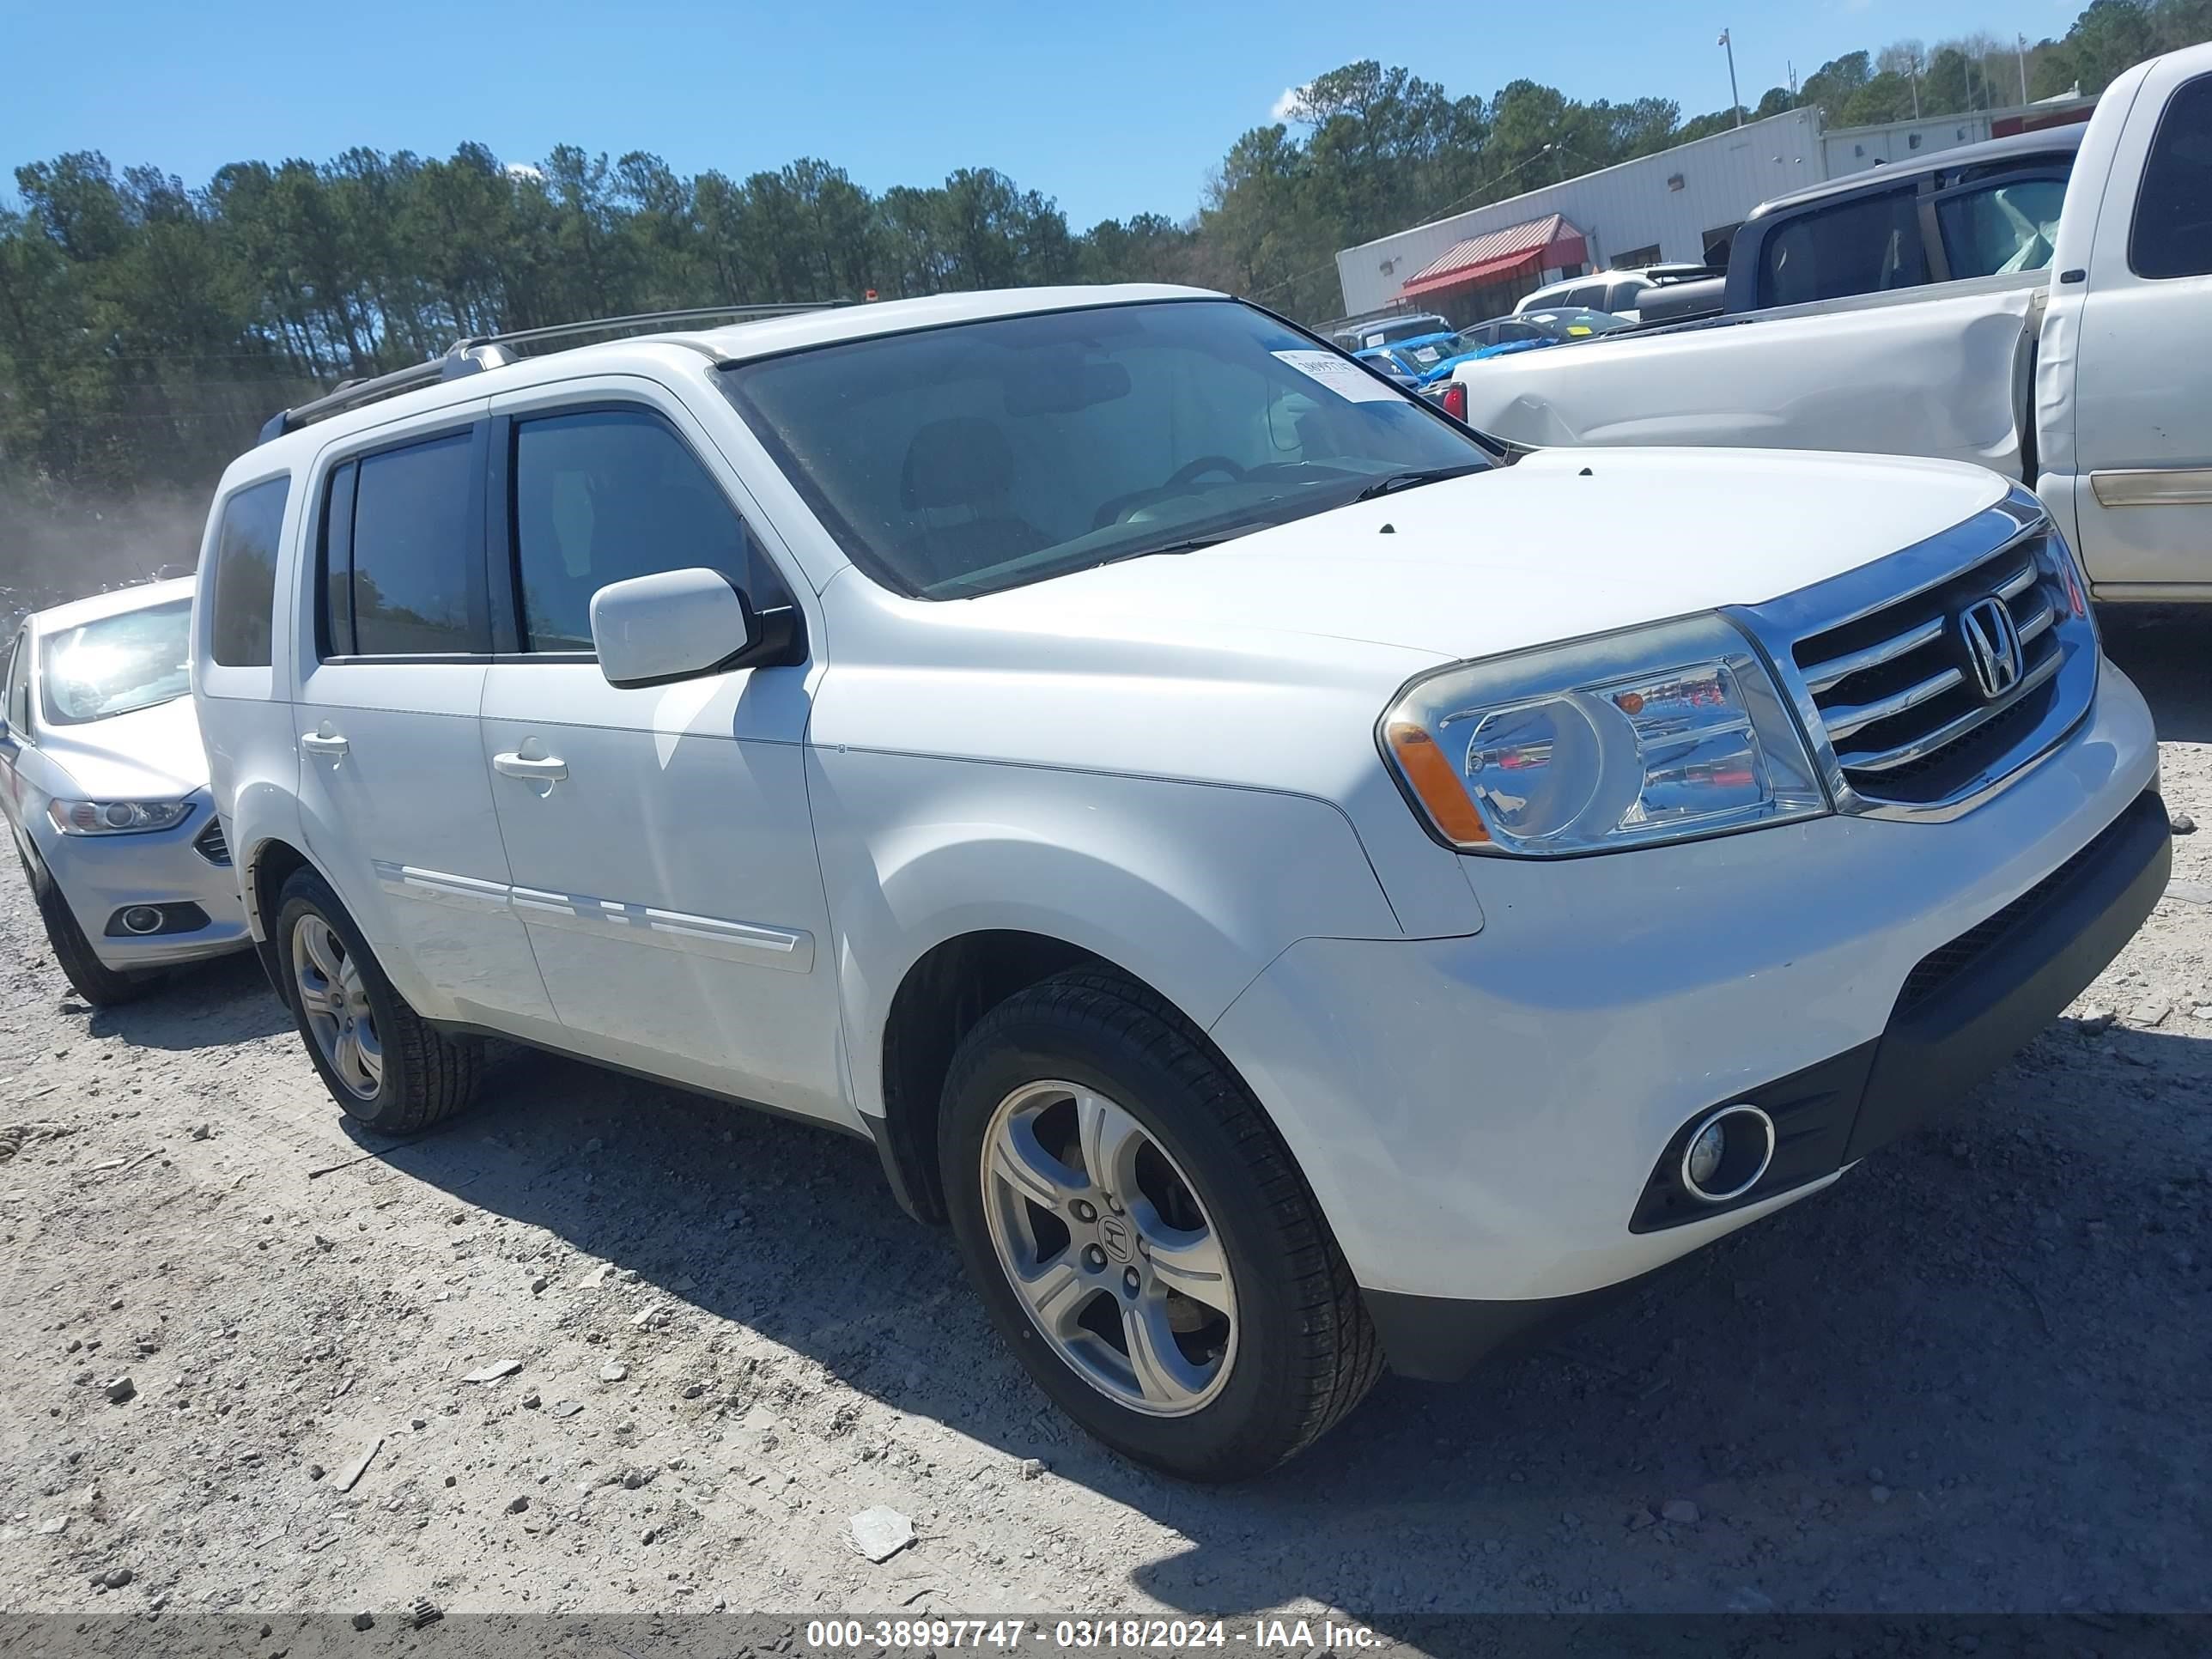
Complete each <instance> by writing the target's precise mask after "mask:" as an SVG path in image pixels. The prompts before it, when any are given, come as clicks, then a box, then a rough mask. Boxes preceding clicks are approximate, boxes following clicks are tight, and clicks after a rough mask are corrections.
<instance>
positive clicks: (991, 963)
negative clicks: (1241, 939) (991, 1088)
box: [870, 927, 1233, 1223]
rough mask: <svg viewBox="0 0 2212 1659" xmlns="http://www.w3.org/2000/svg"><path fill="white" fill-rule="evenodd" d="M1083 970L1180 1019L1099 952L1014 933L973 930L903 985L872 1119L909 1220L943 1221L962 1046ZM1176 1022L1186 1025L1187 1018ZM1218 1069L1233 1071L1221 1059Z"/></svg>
mask: <svg viewBox="0 0 2212 1659" xmlns="http://www.w3.org/2000/svg"><path fill="white" fill-rule="evenodd" d="M1083 968H1087V969H1095V970H1097V971H1098V972H1101V973H1107V974H1111V975H1114V976H1115V978H1117V979H1120V980H1124V981H1127V983H1128V984H1130V985H1131V986H1132V987H1135V988H1137V989H1139V990H1141V991H1144V992H1146V993H1148V994H1150V995H1152V996H1153V997H1156V998H1158V1000H1160V1002H1161V1003H1163V1004H1164V1005H1165V1006H1167V1007H1169V1008H1171V1009H1175V1010H1176V1012H1178V1013H1182V1010H1181V1009H1180V1008H1177V1007H1176V1002H1175V1000H1174V999H1173V998H1171V997H1170V996H1168V995H1167V994H1166V993H1164V991H1162V990H1161V989H1160V988H1159V987H1158V986H1156V985H1153V984H1152V983H1151V982H1149V981H1147V980H1146V979H1145V978H1144V977H1143V976H1142V975H1139V974H1135V973H1133V972H1131V971H1130V970H1129V969H1127V968H1125V967H1123V966H1121V964H1120V963H1117V962H1115V961H1113V960H1112V959H1111V958H1109V957H1105V956H1103V955H1101V954H1100V953H1099V952H1098V951H1095V950H1091V949H1088V948H1086V947H1085V946H1083V945H1077V944H1074V943H1073V942H1072V941H1070V940H1068V939H1065V938H1061V937H1059V936H1057V935H1055V934H1053V933H1036V932H1032V931H1030V930H1027V929H1024V928H1018V927H990V928H978V929H975V930H973V931H971V932H968V933H958V934H956V935H954V936H952V937H951V938H949V939H941V940H939V942H938V943H937V944H935V945H932V946H931V947H930V948H929V949H928V950H927V951H923V952H922V954H921V956H920V957H917V958H916V959H915V962H914V963H912V965H910V966H909V967H908V969H907V971H906V972H905V974H904V975H902V977H901V978H900V981H899V984H898V988H897V989H896V991H894V992H893V993H892V994H891V997H890V1002H889V1004H888V1013H887V1016H886V1018H885V1019H884V1029H883V1032H882V1037H881V1050H880V1052H881V1063H882V1088H883V1097H882V1111H881V1114H880V1115H876V1114H873V1113H872V1114H870V1115H871V1116H872V1118H873V1120H874V1127H875V1130H876V1146H877V1151H878V1154H879V1155H880V1156H881V1158H882V1159H883V1163H884V1174H885V1176H887V1177H888V1178H889V1180H890V1185H891V1190H892V1193H893V1194H894V1196H896V1199H897V1200H898V1202H899V1205H900V1206H901V1207H902V1209H904V1210H906V1211H907V1212H908V1214H910V1215H913V1216H914V1217H915V1218H917V1219H918V1220H922V1221H927V1222H933V1223H941V1222H943V1221H944V1220H945V1217H946V1212H945V1188H944V1182H943V1180H942V1178H941V1176H940V1173H939V1169H938V1162H937V1126H938V1119H939V1114H940V1111H941V1109H942V1106H943V1100H944V1091H945V1077H946V1074H947V1073H949V1072H950V1071H951V1066H952V1056H953V1054H954V1051H955V1050H957V1048H959V1046H960V1043H961V1040H962V1039H963V1038H964V1037H965V1036H967V1035H968V1033H969V1031H971V1030H974V1029H975V1026H976V1024H978V1023H979V1022H980V1021H981V1019H982V1018H983V1017H984V1016H985V1015H986V1014H987V1013H989V1012H991V1010H992V1009H994V1008H995V1007H997V1006H999V1005H1000V1004H1001V1003H1003V1002H1004V1001H1006V999H1007V998H1009V997H1011V996H1013V995H1015V994H1018V993H1019V992H1021V991H1024V990H1026V989H1028V988H1029V987H1030V986H1032V985H1036V984H1038V983H1041V982H1042V981H1045V980H1048V979H1050V978H1052V977H1054V975H1059V974H1063V973H1066V972H1068V971H1069V970H1071V969H1083ZM1182 1017H1183V1018H1184V1019H1185V1020H1187V1021H1188V1020H1189V1016H1188V1014H1187V1013H1183V1014H1182ZM1189 1023H1190V1027H1191V1030H1192V1033H1193V1035H1194V1036H1195V1037H1197V1038H1198V1039H1199V1040H1200V1041H1201V1042H1204V1041H1206V1039H1205V1037H1204V1033H1203V1030H1201V1028H1200V1026H1199V1025H1198V1024H1197V1023H1196V1022H1195V1021H1190V1022H1189ZM1206 1046H1207V1047H1209V1048H1212V1043H1211V1042H1207V1044H1206ZM1216 1052H1217V1055H1218V1050H1217V1051H1216ZM1222 1063H1223V1064H1224V1065H1227V1064H1228V1063H1229V1062H1228V1061H1227V1060H1226V1059H1225V1058H1224V1059H1223V1060H1222ZM1232 1069H1233V1068H1232Z"/></svg>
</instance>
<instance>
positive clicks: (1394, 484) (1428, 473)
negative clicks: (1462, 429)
mask: <svg viewBox="0 0 2212 1659" xmlns="http://www.w3.org/2000/svg"><path fill="white" fill-rule="evenodd" d="M1488 470H1489V469H1488V468H1487V467H1486V466H1485V465H1483V464H1482V463H1481V462H1480V461H1474V462H1469V463H1468V464H1466V465H1460V466H1431V467H1424V468H1422V469H1421V470H1420V471H1418V472H1393V473H1392V474H1391V475H1390V476H1389V477H1387V478H1377V479H1376V481H1375V482H1374V483H1371V484H1370V485H1368V486H1367V488H1366V489H1363V490H1361V491H1360V492H1359V493H1358V495H1354V496H1353V497H1352V500H1353V501H1373V500H1375V499H1376V497H1377V496H1380V495H1392V494H1395V492H1397V491H1398V490H1401V489H1417V488H1419V486H1420V485H1422V484H1428V483H1442V482H1443V480H1444V479H1446V478H1463V477H1466V476H1467V475H1468V473H1470V472H1485V471H1488Z"/></svg>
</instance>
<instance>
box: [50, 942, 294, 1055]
mask: <svg viewBox="0 0 2212 1659" xmlns="http://www.w3.org/2000/svg"><path fill="white" fill-rule="evenodd" d="M63 1004H64V1010H65V1011H66V1010H67V1009H68V1008H69V1007H70V1005H75V1006H76V1008H77V1009H79V1010H84V1005H83V1004H82V1003H80V1002H78V1001H77V1000H76V997H74V996H68V997H64V1000H63ZM84 1012H88V1013H89V1015H90V1018H88V1019H87V1020H86V1030H87V1032H88V1034H89V1035H90V1036H96V1037H105V1036H118V1037H121V1038H122V1039H123V1040H124V1041H125V1042H128V1043H130V1044H131V1045H132V1046H133V1047H134V1048H164V1049H169V1050H172V1051H176V1052H184V1051H187V1050H191V1049H195V1048H222V1047H223V1046H225V1045H227V1044H229V1043H234V1042H246V1041H249V1040H250V1039H252V1038H254V1037H264V1036H273V1035H275V1034H276V1033H277V1032H279V1031H289V1030H291V1029H292V1017H291V1015H290V1014H289V1012H286V1011H285V1008H284V1005H283V1003H281V1002H279V1001H277V1000H276V995H275V994H274V993H272V992H271V991H270V988H269V976H268V975H266V974H264V973H263V972H262V971H261V964H260V963H259V962H258V961H257V960H255V958H254V956H253V953H252V951H239V952H236V953H235V954H234V955H231V956H227V957H215V958H213V959H212V960H210V961H207V962H195V963H191V964H189V965H188V966H185V967H182V968H175V969H170V970H169V971H168V972H167V973H166V974H164V975H162V976H161V978H160V979H158V980H156V981H154V982H153V983H152V984H150V985H149V986H148V987H146V989H145V990H144V992H143V994H141V995H139V996H138V997H137V999H136V1000H133V1001H131V1002H125V1003H122V1004H119V1005H118V1006H115V1007H112V1008H94V1009H90V1010H84Z"/></svg>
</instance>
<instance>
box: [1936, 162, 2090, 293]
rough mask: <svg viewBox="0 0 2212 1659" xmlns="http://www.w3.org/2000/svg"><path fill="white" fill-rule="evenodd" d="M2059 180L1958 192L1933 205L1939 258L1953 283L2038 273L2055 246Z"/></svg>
mask: <svg viewBox="0 0 2212 1659" xmlns="http://www.w3.org/2000/svg"><path fill="white" fill-rule="evenodd" d="M2065 203H2066V181H2065V180H2064V179H2008V180H2007V181H2005V182H2004V183H2002V184H1995V185H1984V186H1983V187H1982V188H1980V189H1978V190H1962V191H1954V192H1953V193H1952V194H1950V195H1948V196H1946V197H1943V198H1942V200H1940V201H1938V202H1937V203H1936V224H1937V225H1938V226H1939V227H1941V228H1942V232H1943V252H1944V255H1945V257H1946V258H1948V259H1949V260H1950V262H1951V275H1952V276H1954V277H1964V276H1995V275H1996V274H1997V273H1998V272H1999V271H2008V270H2042V269H2043V268H2044V267H2045V265H2047V264H2050V263H2051V246H2052V244H2054V243H2055V242H2057V240H2058V210H2059V209H2060V208H2061V207H2063V206H2064V205H2065Z"/></svg>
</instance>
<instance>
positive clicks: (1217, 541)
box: [1094, 530, 1244, 568]
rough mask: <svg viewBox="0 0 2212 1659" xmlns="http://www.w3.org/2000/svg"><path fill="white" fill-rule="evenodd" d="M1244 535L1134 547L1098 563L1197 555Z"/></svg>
mask: <svg viewBox="0 0 2212 1659" xmlns="http://www.w3.org/2000/svg"><path fill="white" fill-rule="evenodd" d="M1243 533H1244V532H1243V531H1241V530H1240V531H1235V532H1231V533H1230V534H1228V535H1224V536H1193V537H1191V538H1189V539H1188V540H1187V541H1180V542H1161V543H1159V544H1158V545H1156V546H1152V547H1133V548H1131V549H1130V550H1128V551H1127V552H1126V553H1109V554H1108V555H1107V556H1105V557H1104V558H1103V559H1101V560H1099V561H1098V562H1099V563H1100V564H1119V563H1121V562H1122V561H1123V560H1124V559H1149V558H1151V557H1152V555H1153V554H1155V553H1196V552H1199V551H1200V550H1203V549H1205V548H1209V547H1218V546H1220V545H1221V544H1222V543H1224V542H1228V541H1234V540H1236V538H1237V537H1238V536H1241V535H1243ZM1094 568H1095V567H1094Z"/></svg>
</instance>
